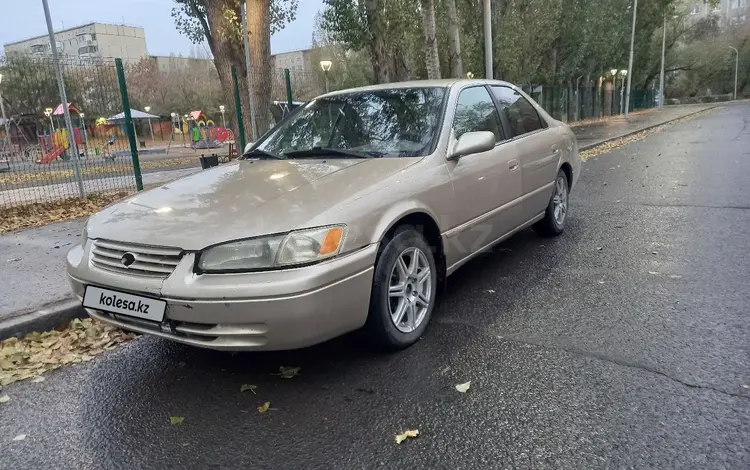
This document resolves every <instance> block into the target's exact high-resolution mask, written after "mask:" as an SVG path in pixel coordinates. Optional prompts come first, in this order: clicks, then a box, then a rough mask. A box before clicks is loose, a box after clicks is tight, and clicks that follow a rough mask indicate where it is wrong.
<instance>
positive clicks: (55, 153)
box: [37, 147, 65, 164]
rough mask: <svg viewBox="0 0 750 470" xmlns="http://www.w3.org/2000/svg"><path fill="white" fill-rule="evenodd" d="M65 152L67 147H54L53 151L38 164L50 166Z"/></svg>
mask: <svg viewBox="0 0 750 470" xmlns="http://www.w3.org/2000/svg"><path fill="white" fill-rule="evenodd" d="M63 152H65V147H52V151H51V152H50V153H47V154H45V155H42V158H41V159H40V160H39V161H38V162H37V163H42V164H48V163H50V162H51V161H52V160H54V159H55V158H57V157H59V156H60V155H62V154H63Z"/></svg>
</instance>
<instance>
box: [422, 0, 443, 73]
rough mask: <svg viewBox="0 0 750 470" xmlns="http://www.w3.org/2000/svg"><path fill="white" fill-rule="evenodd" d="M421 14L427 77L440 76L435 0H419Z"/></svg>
mask: <svg viewBox="0 0 750 470" xmlns="http://www.w3.org/2000/svg"><path fill="white" fill-rule="evenodd" d="M419 4H420V7H421V8H420V10H421V14H422V28H423V29H424V50H425V65H426V66H427V78H429V79H434V78H440V55H439V54H438V48H437V32H436V30H435V29H436V28H435V2H434V1H433V0H420V1H419Z"/></svg>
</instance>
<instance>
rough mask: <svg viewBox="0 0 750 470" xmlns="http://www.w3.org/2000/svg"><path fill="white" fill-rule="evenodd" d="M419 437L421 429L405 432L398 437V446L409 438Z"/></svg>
mask: <svg viewBox="0 0 750 470" xmlns="http://www.w3.org/2000/svg"><path fill="white" fill-rule="evenodd" d="M417 436H419V429H414V430H413V431H404V432H403V433H401V434H398V435H397V436H396V444H401V443H402V442H404V441H405V440H406V439H407V438H409V437H417Z"/></svg>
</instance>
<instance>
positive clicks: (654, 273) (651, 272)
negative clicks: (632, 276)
mask: <svg viewBox="0 0 750 470" xmlns="http://www.w3.org/2000/svg"><path fill="white" fill-rule="evenodd" d="M648 273H649V274H653V275H654V276H655V275H657V274H659V272H658V271H649V272H648Z"/></svg>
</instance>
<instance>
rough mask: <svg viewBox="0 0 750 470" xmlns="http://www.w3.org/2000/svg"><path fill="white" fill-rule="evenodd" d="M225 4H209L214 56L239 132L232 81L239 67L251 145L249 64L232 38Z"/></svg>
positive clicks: (238, 76) (231, 113) (232, 31)
mask: <svg viewBox="0 0 750 470" xmlns="http://www.w3.org/2000/svg"><path fill="white" fill-rule="evenodd" d="M224 8H225V7H224V5H223V2H217V1H206V19H207V21H208V25H209V27H210V29H211V44H210V46H209V47H210V48H211V52H212V53H213V55H214V66H215V67H216V72H217V74H218V75H219V83H220V84H221V92H222V94H223V95H224V99H225V100H227V104H228V105H231V106H230V108H231V109H230V116H231V121H232V129H234V130H235V132H236V131H237V129H239V124H238V122H237V113H236V109H237V108H236V103H235V99H234V81H233V80H232V66H235V67H236V68H237V82H238V85H239V89H240V106H241V109H242V117H243V120H244V126H243V127H244V131H245V138H246V140H247V141H248V142H249V141H250V140H251V139H252V131H251V128H250V95H249V94H248V87H247V80H246V73H245V61H244V57H243V51H242V49H241V45H240V46H238V45H237V41H236V39H235V38H233V37H232V35H233V34H234V30H233V28H234V26H233V25H232V24H231V23H229V22H228V21H227V19H226V16H225V15H224Z"/></svg>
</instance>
